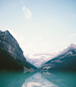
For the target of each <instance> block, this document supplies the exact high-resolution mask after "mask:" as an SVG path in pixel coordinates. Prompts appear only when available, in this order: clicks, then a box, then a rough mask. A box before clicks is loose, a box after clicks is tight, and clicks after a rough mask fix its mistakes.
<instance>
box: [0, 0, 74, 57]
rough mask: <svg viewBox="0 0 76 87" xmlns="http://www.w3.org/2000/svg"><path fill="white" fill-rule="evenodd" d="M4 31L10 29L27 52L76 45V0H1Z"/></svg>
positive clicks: (25, 52) (1, 28)
mask: <svg viewBox="0 0 76 87" xmlns="http://www.w3.org/2000/svg"><path fill="white" fill-rule="evenodd" d="M0 30H2V31H4V30H9V31H10V32H11V33H12V34H13V36H14V37H15V38H16V40H17V41H18V43H19V45H20V47H21V48H22V50H23V51H24V54H25V56H26V55H33V54H35V53H36V54H38V53H53V52H57V51H61V50H63V49H65V48H66V47H67V46H69V45H70V44H71V43H74V44H76V0H0Z"/></svg>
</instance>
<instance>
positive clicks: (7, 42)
mask: <svg viewBox="0 0 76 87" xmlns="http://www.w3.org/2000/svg"><path fill="white" fill-rule="evenodd" d="M0 44H2V45H3V47H2V46H0V48H1V49H3V50H6V51H8V52H9V53H11V55H12V56H13V57H14V58H16V56H17V57H18V58H20V59H25V58H24V56H23V51H22V50H21V48H20V47H19V44H18V42H17V41H16V40H15V39H14V37H13V36H12V35H11V34H10V33H9V31H8V30H7V31H5V32H1V31H0Z"/></svg>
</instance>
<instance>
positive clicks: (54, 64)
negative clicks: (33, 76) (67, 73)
mask: <svg viewBox="0 0 76 87" xmlns="http://www.w3.org/2000/svg"><path fill="white" fill-rule="evenodd" d="M41 70H74V71H76V45H73V44H72V45H70V46H69V47H68V48H67V49H65V50H64V51H63V52H62V53H61V54H59V55H58V56H57V57H55V58H54V59H51V60H50V61H48V62H47V63H45V64H44V66H43V67H42V68H41Z"/></svg>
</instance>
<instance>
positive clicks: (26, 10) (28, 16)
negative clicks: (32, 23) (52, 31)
mask: <svg viewBox="0 0 76 87" xmlns="http://www.w3.org/2000/svg"><path fill="white" fill-rule="evenodd" d="M23 12H24V14H25V17H26V18H27V19H31V15H32V13H31V11H30V10H29V9H28V8H26V7H25V6H23Z"/></svg>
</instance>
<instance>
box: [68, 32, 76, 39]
mask: <svg viewBox="0 0 76 87" xmlns="http://www.w3.org/2000/svg"><path fill="white" fill-rule="evenodd" d="M75 36H76V33H74V34H72V35H70V36H69V37H68V38H72V37H75Z"/></svg>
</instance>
